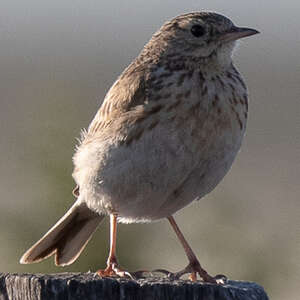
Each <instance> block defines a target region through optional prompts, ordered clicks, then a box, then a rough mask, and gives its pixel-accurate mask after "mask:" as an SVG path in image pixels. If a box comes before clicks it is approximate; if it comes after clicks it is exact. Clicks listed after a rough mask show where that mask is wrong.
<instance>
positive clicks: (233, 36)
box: [218, 27, 259, 42]
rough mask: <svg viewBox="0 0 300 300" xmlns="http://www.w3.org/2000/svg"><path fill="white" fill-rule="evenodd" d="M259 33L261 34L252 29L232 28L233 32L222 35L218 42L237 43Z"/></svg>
mask: <svg viewBox="0 0 300 300" xmlns="http://www.w3.org/2000/svg"><path fill="white" fill-rule="evenodd" d="M257 33H259V31H257V30H255V29H252V28H244V27H233V28H231V30H229V31H227V32H224V33H222V34H221V35H220V37H219V39H218V40H219V41H221V42H230V41H236V40H238V39H241V38H243V37H246V36H250V35H253V34H257Z"/></svg>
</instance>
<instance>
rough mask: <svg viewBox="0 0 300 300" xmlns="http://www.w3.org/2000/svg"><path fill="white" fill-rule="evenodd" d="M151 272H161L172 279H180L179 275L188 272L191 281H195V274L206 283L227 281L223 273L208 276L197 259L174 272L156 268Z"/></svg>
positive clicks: (223, 282)
mask: <svg viewBox="0 0 300 300" xmlns="http://www.w3.org/2000/svg"><path fill="white" fill-rule="evenodd" d="M152 272H158V273H163V274H165V275H166V276H167V277H168V278H170V279H172V280H176V279H180V277H181V276H183V275H185V274H190V275H189V279H190V280H191V281H193V282H195V281H197V275H199V276H200V278H201V279H202V280H203V281H204V282H208V283H215V284H225V283H226V282H227V277H226V276H225V275H217V276H215V277H212V276H210V275H209V274H208V273H207V272H206V271H205V270H204V269H203V268H202V267H201V266H200V263H199V262H198V261H197V262H192V263H190V264H188V265H187V267H185V268H184V269H183V270H181V271H179V272H175V273H172V272H169V271H168V270H164V269H157V270H154V271H152Z"/></svg>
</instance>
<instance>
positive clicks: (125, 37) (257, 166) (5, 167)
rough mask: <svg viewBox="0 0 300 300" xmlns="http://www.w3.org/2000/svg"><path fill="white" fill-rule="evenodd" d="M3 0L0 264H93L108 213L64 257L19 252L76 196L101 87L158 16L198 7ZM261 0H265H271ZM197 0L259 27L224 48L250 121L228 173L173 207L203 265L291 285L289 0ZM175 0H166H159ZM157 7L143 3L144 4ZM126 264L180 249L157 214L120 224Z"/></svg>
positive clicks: (182, 261)
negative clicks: (78, 151)
mask: <svg viewBox="0 0 300 300" xmlns="http://www.w3.org/2000/svg"><path fill="white" fill-rule="evenodd" d="M170 3H171V2H170V1H165V2H164V3H161V2H160V1H152V2H151V3H150V2H149V3H144V5H143V6H140V5H139V2H138V1H133V2H132V4H131V5H135V6H134V9H129V7H128V4H125V2H124V3H123V2H121V1H117V2H112V3H108V2H107V3H106V2H104V3H100V2H93V1H86V2H80V1H77V0H76V1H73V2H71V1H65V2H63V3H61V2H58V1H52V2H51V3H47V4H45V3H43V4H40V3H39V2H37V1H33V0H31V1H29V2H28V3H27V5H26V7H25V5H23V6H22V5H19V4H17V2H16V1H3V4H4V5H2V12H1V15H2V17H1V26H0V42H1V51H0V65H1V71H0V76H1V80H0V91H1V97H0V136H1V138H0V151H1V160H0V189H1V202H0V245H1V246H0V257H1V262H0V271H1V272H45V273H51V272H61V271H88V270H92V271H95V270H97V268H101V267H104V266H105V262H106V258H107V257H106V256H107V253H108V236H109V233H108V222H107V220H106V222H105V223H104V224H103V225H102V226H101V227H100V228H99V230H98V231H97V232H96V234H95V236H94V238H93V239H92V240H91V241H90V243H89V244H88V246H87V248H86V250H85V251H84V252H83V254H82V255H81V256H80V257H79V259H78V260H77V261H76V262H75V263H74V264H73V265H71V266H69V267H65V268H58V267H55V266H54V264H53V259H48V260H47V261H45V262H42V263H39V264H35V265H26V266H24V265H20V264H19V263H18V260H19V258H20V256H21V255H22V253H23V252H24V251H25V250H26V249H27V248H28V247H29V246H31V245H32V243H33V242H35V241H36V240H37V239H39V238H40V237H41V235H42V234H44V233H45V232H46V231H47V230H48V229H49V228H50V227H51V226H52V225H53V224H54V223H55V222H56V221H57V220H58V219H59V218H60V217H61V216H62V215H63V214H64V213H65V211H66V210H67V209H68V208H69V206H71V205H72V203H73V200H74V199H73V196H72V194H71V191H72V189H73V187H74V182H73V180H72V177H71V173H72V160H71V158H72V155H73V152H74V147H75V145H76V140H75V138H76V137H79V132H80V129H81V128H84V127H87V126H88V124H89V122H90V120H91V119H92V117H93V116H94V114H95V112H96V110H97V108H98V107H99V105H100V103H101V101H102V99H103V97H104V95H105V92H106V91H107V89H108V88H109V87H110V85H111V84H112V83H113V81H114V80H115V79H116V77H117V76H118V74H119V73H120V72H121V71H122V70H123V69H124V67H125V66H126V65H127V64H128V63H129V62H130V61H131V59H132V58H134V57H135V56H136V55H137V54H138V52H139V49H140V48H141V47H142V46H143V44H144V43H145V42H146V41H147V40H148V39H149V38H150V36H151V34H152V33H153V32H154V31H155V30H156V29H157V28H158V27H159V26H160V25H161V23H162V22H163V21H164V20H166V19H168V18H170V17H172V16H174V15H177V14H179V13H182V12H185V11H191V10H197V9H199V3H198V2H197V3H196V2H194V1H186V2H184V3H181V4H180V3H178V4H176V5H175V4H174V3H173V2H172V5H171V6H170ZM269 3H270V4H271V2H270V1H269ZM224 5H225V4H224V3H223V2H222V3H220V1H202V3H201V6H202V7H203V8H206V9H207V10H214V11H218V12H220V13H223V14H225V15H227V16H229V17H230V18H232V19H233V20H234V21H235V22H236V23H237V24H239V25H242V26H249V27H254V28H257V29H259V30H260V31H261V32H262V34H261V35H260V36H257V37H253V38H249V39H248V40H245V41H243V43H242V44H241V46H240V47H239V49H238V51H237V53H236V57H235V61H236V64H237V65H238V67H239V69H240V70H241V71H242V73H243V74H244V76H245V77H246V80H247V83H248V86H249V90H250V95H251V102H250V119H249V123H248V130H247V135H246V138H245V141H244V144H243V147H242V151H241V152H240V154H239V156H238V158H237V160H236V161H235V163H234V166H233V168H232V170H231V171H230V173H229V174H228V175H227V176H226V178H225V179H224V180H223V182H222V183H221V184H220V185H219V186H218V187H217V188H216V190H215V191H213V192H212V193H211V194H210V195H208V196H207V197H205V198H204V199H202V200H201V201H200V202H197V203H193V204H192V205H191V206H189V207H187V208H185V209H184V210H182V211H180V212H179V213H178V214H177V215H176V216H175V217H176V219H177V221H178V224H179V226H180V227H181V228H182V230H183V232H184V233H185V234H186V237H187V239H188V240H189V241H190V242H191V245H192V247H193V249H194V250H195V252H196V253H198V255H199V259H200V261H201V263H202V264H203V266H204V267H205V268H206V269H207V270H208V271H209V272H210V273H212V274H218V273H223V274H226V275H228V276H229V277H230V278H233V279H240V280H252V281H256V282H258V283H260V284H261V285H263V286H264V287H265V289H266V290H267V292H268V294H269V296H270V298H271V299H275V300H280V299H296V298H297V296H296V295H298V293H299V291H298V289H297V288H298V285H299V282H300V263H299V262H300V251H299V250H300V237H299V236H300V204H299V194H300V187H299V176H300V170H299V169H300V168H299V167H300V138H299V137H300V105H299V99H300V88H299V82H300V71H299V70H300V57H299V56H300V53H299V40H300V30H299V28H300V21H299V18H298V12H299V3H298V2H296V1H288V2H285V5H284V6H282V5H281V3H273V2H272V14H270V10H269V8H268V6H266V7H262V6H261V5H262V4H261V2H259V1H251V2H248V3H237V2H235V1H229V2H228V1H227V2H226V5H225V6H224ZM170 7H172V8H170ZM150 11H155V14H154V13H149V12H150ZM118 257H119V260H120V262H121V264H122V265H123V266H124V267H126V268H128V269H129V270H136V269H155V268H167V269H170V270H174V271H175V270H178V269H180V268H182V267H184V266H185V265H186V263H187V262H186V258H185V256H184V253H183V250H182V249H181V247H180V245H179V244H178V241H177V240H176V238H175V235H174V233H173V232H172V231H171V228H169V225H168V224H167V222H166V221H161V222H156V223H152V224H139V225H120V226H119V234H118Z"/></svg>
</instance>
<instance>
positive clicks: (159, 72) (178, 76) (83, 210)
mask: <svg viewBox="0 0 300 300" xmlns="http://www.w3.org/2000/svg"><path fill="white" fill-rule="evenodd" d="M256 33H258V31H257V30H254V29H250V28H241V27H236V26H235V25H234V24H233V23H232V22H231V21H230V20H229V19H228V18H226V17H224V16H222V15H219V14H216V13H211V12H194V13H188V14H184V15H180V16H178V17H176V18H174V19H172V20H171V21H168V22H166V23H165V24H164V25H163V26H162V27H161V28H160V29H159V30H158V31H157V32H156V33H155V34H154V35H153V36H152V38H151V40H150V41H149V42H148V43H147V44H146V45H145V46H144V48H143V49H142V51H141V53H140V54H139V56H138V57H137V58H136V59H135V60H134V61H133V62H132V63H131V64H130V65H129V66H128V67H127V68H126V69H125V71H124V72H123V73H122V74H121V75H120V77H119V78H118V79H117V81H116V82H115V83H114V84H113V86H112V87H111V89H110V90H109V91H108V93H107V95H106V97H105V99H104V101H103V103H102V105H101V107H100V109H99V111H98V112H97V114H96V116H95V117H94V119H93V121H92V122H91V124H90V126H89V128H88V130H86V131H83V133H82V136H81V139H80V143H79V145H78V147H77V149H76V153H75V155H74V157H73V161H74V166H75V167H74V172H73V177H74V179H75V181H76V184H77V187H76V188H75V190H74V195H75V196H76V197H77V200H76V202H75V203H74V204H73V206H72V207H71V208H70V209H69V211H68V212H67V213H66V214H65V215H64V216H63V217H62V218H61V219H60V220H59V221H58V222H57V223H56V225H54V226H53V227H52V228H51V229H50V230H49V231H48V232H47V233H46V234H45V235H44V236H43V237H42V238H41V239H40V240H39V241H38V242H37V243H36V244H34V245H33V246H32V247H31V248H30V249H29V250H28V251H27V252H26V253H25V254H24V255H23V257H22V258H21V260H20V262H21V263H33V262H39V261H41V260H42V259H44V258H47V257H48V256H50V255H52V254H54V255H55V263H56V265H61V266H64V265H69V264H71V263H73V262H74V261H75V260H76V259H77V258H78V256H79V254H80V253H81V251H82V250H83V249H84V247H85V245H86V244H87V242H88V241H89V239H90V238H91V236H92V234H93V233H94V231H95V230H96V228H97V227H98V225H99V224H100V222H101V221H102V220H103V218H104V217H105V216H107V215H109V216H110V222H111V223H110V226H111V235H110V238H111V244H110V253H109V257H108V260H107V268H106V269H105V270H99V271H98V274H99V275H100V276H130V274H129V273H128V272H126V271H124V270H122V269H121V268H120V267H119V265H118V262H117V258H116V230H117V222H121V223H134V222H151V221H154V220H158V219H163V218H167V219H168V220H169V222H170V224H171V226H172V227H173V229H174V230H175V233H176V235H177V236H178V238H179V240H180V242H181V244H182V246H183V248H184V250H185V252H186V255H187V257H188V260H189V264H188V266H187V267H186V268H184V269H183V270H182V271H179V272H177V273H174V274H172V276H173V278H179V277H180V276H182V275H183V274H186V273H188V274H190V278H191V279H192V280H196V279H197V274H199V275H200V277H201V278H202V280H204V281H207V282H216V278H215V277H212V276H210V275H209V274H208V273H207V272H206V271H205V270H204V269H203V268H202V267H201V265H200V263H199V261H198V259H197V257H196V255H195V254H194V252H193V251H192V249H191V247H190V246H189V245H188V243H187V241H186V240H185V238H184V236H183V234H182V233H181V231H180V230H179V228H178V226H177V224H176V223H175V220H174V218H173V216H172V215H173V214H174V213H175V212H177V211H178V210H180V209H181V208H183V207H185V206H186V205H188V204H190V203H191V202H192V201H194V200H198V199H200V198H202V197H203V196H204V195H206V194H207V193H209V192H210V191H212V190H213V189H214V188H215V187H216V185H217V184H218V183H219V182H220V181H221V180H222V178H223V177H224V176H225V174H226V173H227V172H228V170H229V168H230V167H231V165H232V162H233V160H234V158H235V156H236V155H237V153H238V151H239V149H240V146H241V143H242V139H243V136H244V133H245V128H246V120H247V113H248V95H247V88H246V85H245V82H244V80H243V78H242V76H241V75H240V73H239V72H238V71H237V69H236V68H235V66H234V65H233V62H232V53H233V50H234V48H235V45H236V41H237V40H238V39H240V38H243V37H247V36H250V35H253V34H256Z"/></svg>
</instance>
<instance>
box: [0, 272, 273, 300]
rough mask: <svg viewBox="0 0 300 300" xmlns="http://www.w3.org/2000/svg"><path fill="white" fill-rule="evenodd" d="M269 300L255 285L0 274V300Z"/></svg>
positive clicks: (69, 275)
mask: <svg viewBox="0 0 300 300" xmlns="http://www.w3.org/2000/svg"><path fill="white" fill-rule="evenodd" d="M51 299H55V300H71V299H78V300H102V299H103V300H104V299H105V300H162V299H163V300H169V299H170V300H268V296H267V294H266V293H265V291H264V289H263V288H262V287H261V286H259V285H258V284H256V283H253V282H244V281H231V280H230V281H229V282H228V283H227V284H225V285H216V284H207V283H201V282H196V283H192V282H190V281H185V280H174V281H170V280H169V279H167V278H157V277H151V278H147V279H139V280H130V279H119V278H117V279H113V278H105V279H101V278H99V277H98V276H97V275H95V274H94V273H59V274H51V275H45V274H5V273H0V300H51Z"/></svg>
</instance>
